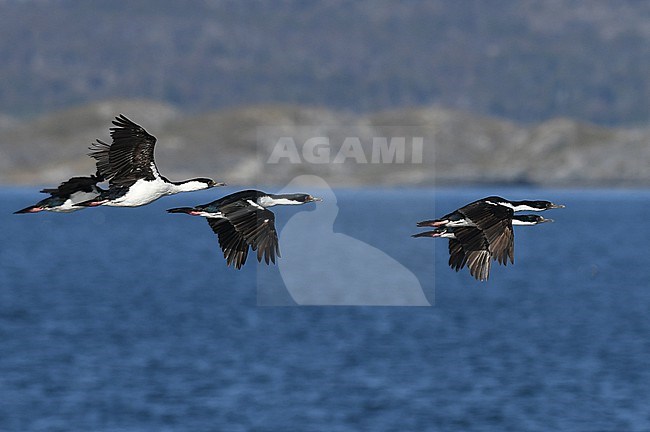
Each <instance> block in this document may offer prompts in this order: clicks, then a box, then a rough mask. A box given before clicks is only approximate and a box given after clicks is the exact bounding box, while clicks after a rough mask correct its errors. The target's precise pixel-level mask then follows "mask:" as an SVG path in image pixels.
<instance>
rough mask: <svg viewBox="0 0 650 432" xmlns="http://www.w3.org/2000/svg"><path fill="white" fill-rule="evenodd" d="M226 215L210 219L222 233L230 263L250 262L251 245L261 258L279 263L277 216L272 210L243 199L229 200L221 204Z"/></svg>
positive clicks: (218, 232)
mask: <svg viewBox="0 0 650 432" xmlns="http://www.w3.org/2000/svg"><path fill="white" fill-rule="evenodd" d="M219 211H220V212H221V213H222V214H223V215H224V218H223V219H208V223H210V227H212V230H213V231H214V232H215V233H216V234H217V236H218V237H219V244H220V245H221V249H222V250H223V253H224V257H225V258H226V261H227V262H228V265H231V264H233V265H235V267H236V268H241V266H242V265H243V264H244V263H245V262H246V257H247V253H248V247H250V248H251V249H253V250H254V251H257V260H258V261H259V262H262V260H264V262H265V263H267V264H269V263H271V262H272V263H275V258H276V257H279V256H280V246H279V243H278V234H277V232H276V230H275V216H274V214H273V212H272V211H270V210H267V209H259V208H255V207H253V206H251V205H250V204H248V203H246V202H245V201H242V200H237V201H229V202H227V204H224V205H221V206H219Z"/></svg>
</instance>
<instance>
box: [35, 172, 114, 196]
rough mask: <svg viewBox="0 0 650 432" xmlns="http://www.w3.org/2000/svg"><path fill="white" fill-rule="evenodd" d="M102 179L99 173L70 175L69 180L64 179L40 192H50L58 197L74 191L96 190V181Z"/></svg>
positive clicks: (89, 191) (68, 194)
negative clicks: (83, 175) (84, 175)
mask: <svg viewBox="0 0 650 432" xmlns="http://www.w3.org/2000/svg"><path fill="white" fill-rule="evenodd" d="M102 180H103V179H102V178H101V176H99V175H91V176H89V177H72V178H71V179H70V180H67V181H64V182H63V183H61V184H60V185H59V186H58V187H57V188H51V189H43V190H41V192H42V193H46V194H50V195H52V196H54V197H58V198H67V197H69V196H70V195H72V194H73V193H75V192H87V193H92V192H97V191H98V190H99V189H98V188H97V183H99V182H101V181H102Z"/></svg>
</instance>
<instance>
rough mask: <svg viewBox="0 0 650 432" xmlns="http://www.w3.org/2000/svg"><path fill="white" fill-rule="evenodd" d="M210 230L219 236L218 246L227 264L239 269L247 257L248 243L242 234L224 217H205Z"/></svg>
mask: <svg viewBox="0 0 650 432" xmlns="http://www.w3.org/2000/svg"><path fill="white" fill-rule="evenodd" d="M207 221H208V224H209V225H210V228H212V231H214V233H215V234H216V235H217V237H218V238H219V246H221V250H222V251H223V257H224V258H225V259H226V264H227V265H229V266H230V265H232V266H234V267H235V268H236V269H238V270H239V269H240V268H241V267H242V266H243V265H244V264H245V263H246V258H247V257H248V247H249V246H248V243H247V242H246V239H245V238H244V236H243V235H242V234H241V233H239V232H237V230H236V229H235V227H234V226H233V225H232V224H231V223H230V222H229V221H228V220H226V219H214V218H207Z"/></svg>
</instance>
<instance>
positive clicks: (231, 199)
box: [167, 190, 321, 269]
mask: <svg viewBox="0 0 650 432" xmlns="http://www.w3.org/2000/svg"><path fill="white" fill-rule="evenodd" d="M314 201H321V199H320V198H314V197H313V196H311V195H309V194H301V193H300V194H282V195H273V194H268V193H265V192H261V191H258V190H245V191H240V192H235V193H233V194H230V195H227V196H225V197H223V198H220V199H218V200H216V201H212V202H210V203H208V204H203V205H198V206H195V207H179V208H173V209H169V210H167V211H168V212H169V213H186V214H189V215H192V216H203V217H205V218H206V219H207V221H208V224H209V225H210V228H212V231H214V233H215V234H216V235H217V237H218V238H219V245H220V246H221V250H222V251H223V256H224V258H225V259H226V263H227V265H232V266H234V267H235V268H237V269H240V268H241V267H242V266H243V265H244V263H245V262H246V257H247V256H248V249H249V247H250V248H251V249H253V250H254V251H257V260H258V261H259V262H262V259H264V262H266V264H269V262H273V263H275V257H276V256H278V257H279V256H280V248H279V245H278V235H277V232H276V231H275V216H274V214H273V212H272V211H270V210H269V209H268V208H269V207H273V206H276V205H299V204H305V203H309V202H314Z"/></svg>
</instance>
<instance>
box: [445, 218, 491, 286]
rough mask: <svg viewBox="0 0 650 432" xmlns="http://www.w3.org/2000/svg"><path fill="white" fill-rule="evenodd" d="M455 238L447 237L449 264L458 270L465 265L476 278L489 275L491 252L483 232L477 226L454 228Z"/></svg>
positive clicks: (481, 278) (480, 278)
mask: <svg viewBox="0 0 650 432" xmlns="http://www.w3.org/2000/svg"><path fill="white" fill-rule="evenodd" d="M454 235H455V236H456V238H455V239H449V266H450V267H451V268H453V269H454V270H456V271H459V270H460V269H461V268H463V267H464V266H465V265H467V267H468V268H469V272H470V274H471V275H472V276H474V277H475V278H476V279H478V280H486V279H487V278H488V277H489V276H490V267H491V259H490V258H491V254H490V250H489V244H488V241H487V238H486V237H485V235H484V233H483V232H482V231H481V230H480V229H478V228H471V227H459V228H455V229H454Z"/></svg>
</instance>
